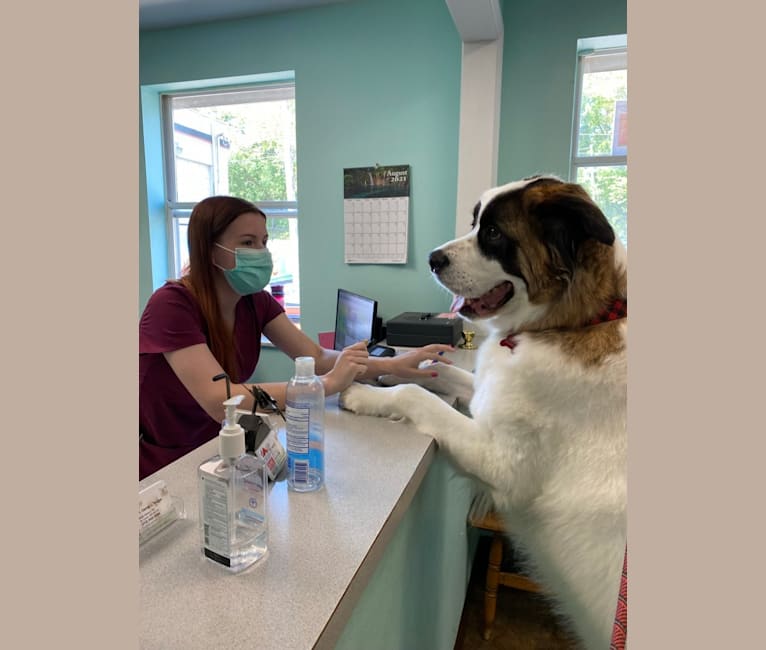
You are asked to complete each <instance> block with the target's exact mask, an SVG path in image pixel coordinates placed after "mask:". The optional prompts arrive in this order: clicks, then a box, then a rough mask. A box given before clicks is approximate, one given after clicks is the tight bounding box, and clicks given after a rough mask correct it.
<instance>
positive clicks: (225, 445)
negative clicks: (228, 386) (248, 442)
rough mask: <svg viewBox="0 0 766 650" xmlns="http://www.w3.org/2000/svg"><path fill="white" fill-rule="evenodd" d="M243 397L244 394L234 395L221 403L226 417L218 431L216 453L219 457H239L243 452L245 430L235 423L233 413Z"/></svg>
mask: <svg viewBox="0 0 766 650" xmlns="http://www.w3.org/2000/svg"><path fill="white" fill-rule="evenodd" d="M243 399H245V396H244V395H235V396H234V397H230V398H229V399H227V400H226V401H225V402H224V403H223V406H224V408H225V409H226V418H225V419H224V421H223V426H222V427H221V430H220V432H219V433H218V453H219V455H220V456H221V458H239V457H240V456H241V455H242V454H244V453H245V430H244V429H243V428H242V427H241V426H239V424H237V420H236V413H235V412H236V410H237V407H238V406H239V405H240V403H241V402H242V400H243Z"/></svg>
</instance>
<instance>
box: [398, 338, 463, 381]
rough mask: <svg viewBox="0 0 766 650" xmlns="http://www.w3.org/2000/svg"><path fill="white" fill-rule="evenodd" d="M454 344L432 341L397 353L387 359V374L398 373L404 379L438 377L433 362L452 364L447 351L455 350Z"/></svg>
mask: <svg viewBox="0 0 766 650" xmlns="http://www.w3.org/2000/svg"><path fill="white" fill-rule="evenodd" d="M454 351H455V348H454V347H453V346H452V345H444V344H442V343H432V344H430V345H424V346H423V347H422V348H416V349H415V350H410V351H409V352H404V353H402V354H397V355H396V356H395V357H390V358H389V359H386V361H387V362H388V366H387V368H386V374H389V375H396V376H397V377H401V378H402V379H425V378H426V377H436V376H437V374H438V373H437V371H436V369H435V368H434V366H433V365H432V364H434V363H436V362H440V363H446V364H447V365H452V361H450V360H449V359H447V358H445V357H444V356H443V355H444V353H445V352H454Z"/></svg>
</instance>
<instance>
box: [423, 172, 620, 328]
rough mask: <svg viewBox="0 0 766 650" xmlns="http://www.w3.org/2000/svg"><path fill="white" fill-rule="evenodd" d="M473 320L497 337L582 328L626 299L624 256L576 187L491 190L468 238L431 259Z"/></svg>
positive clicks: (548, 180) (528, 184)
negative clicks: (507, 333)
mask: <svg viewBox="0 0 766 650" xmlns="http://www.w3.org/2000/svg"><path fill="white" fill-rule="evenodd" d="M429 263H430V266H431V271H432V272H433V274H434V277H435V278H436V280H437V281H438V282H439V283H440V284H441V285H443V286H444V287H446V288H447V289H448V290H450V291H451V292H452V293H453V294H455V295H456V297H457V299H456V303H455V306H456V307H459V311H460V315H461V316H463V317H464V318H466V319H467V320H470V321H484V322H485V323H486V324H487V325H488V326H489V327H490V328H492V329H499V330H504V331H508V330H515V331H521V330H522V329H542V328H545V327H565V326H573V325H580V324H582V323H583V322H584V321H585V320H586V319H587V318H588V317H590V316H592V315H593V314H594V313H596V312H598V310H599V309H601V308H602V307H603V305H604V303H605V301H608V300H609V299H611V298H614V297H618V296H622V297H624V296H625V295H626V294H625V291H626V284H627V271H626V253H625V249H624V247H623V246H622V245H621V243H620V242H619V240H616V239H615V235H614V231H613V230H612V227H611V226H610V225H609V222H608V221H607V220H606V218H605V217H604V215H603V213H602V212H601V210H600V209H599V208H598V206H597V205H596V204H595V203H594V202H593V201H592V200H591V198H590V197H589V196H588V194H587V193H586V192H585V190H583V189H582V187H580V186H579V185H575V184H572V183H565V182H563V181H562V180H560V179H559V178H556V177H554V176H533V177H530V178H525V179H524V180H521V181H516V182H513V183H509V184H507V185H503V186H501V187H496V188H493V189H491V190H488V191H486V192H485V193H484V194H483V195H482V197H481V199H480V201H479V202H478V203H477V204H476V207H475V208H474V213H473V224H472V228H471V231H470V232H469V233H468V234H467V235H465V236H464V237H460V238H458V239H455V240H453V241H451V242H448V243H446V244H444V245H443V246H441V247H439V248H437V249H436V250H434V251H432V252H431V255H430V258H429Z"/></svg>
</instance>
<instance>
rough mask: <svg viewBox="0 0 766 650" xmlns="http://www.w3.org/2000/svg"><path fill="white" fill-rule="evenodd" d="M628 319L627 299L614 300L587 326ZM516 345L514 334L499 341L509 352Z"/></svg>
mask: <svg viewBox="0 0 766 650" xmlns="http://www.w3.org/2000/svg"><path fill="white" fill-rule="evenodd" d="M627 317H628V299H627V298H615V299H614V300H613V301H612V304H611V305H609V306H608V307H606V308H604V309H602V310H601V311H600V312H598V314H596V315H595V316H594V317H593V318H592V319H591V320H590V321H588V323H587V324H588V325H598V324H599V323H608V322H609V321H613V320H617V319H618V318H627ZM517 344H518V341H517V340H516V333H515V332H511V333H509V334H508V336H506V337H505V338H504V339H503V340H502V341H500V345H502V346H503V347H506V348H508V349H509V350H510V351H511V352H513V348H515V347H516V345H517Z"/></svg>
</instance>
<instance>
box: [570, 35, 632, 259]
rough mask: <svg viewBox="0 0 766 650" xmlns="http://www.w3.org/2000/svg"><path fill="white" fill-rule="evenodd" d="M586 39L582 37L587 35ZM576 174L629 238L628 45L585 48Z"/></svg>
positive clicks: (576, 122) (578, 103)
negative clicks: (594, 48) (595, 48)
mask: <svg viewBox="0 0 766 650" xmlns="http://www.w3.org/2000/svg"><path fill="white" fill-rule="evenodd" d="M581 44H582V41H581ZM575 106H576V114H575V120H574V136H573V142H572V166H571V170H570V178H572V179H573V180H574V181H575V182H577V183H579V184H581V185H582V186H583V187H584V188H585V189H586V190H587V191H588V193H589V194H590V195H591V197H593V200H594V201H595V202H596V203H597V204H598V205H599V207H600V208H601V209H602V211H603V212H604V214H605V215H606V218H607V219H608V220H609V222H610V223H611V224H612V227H613V228H614V231H615V234H616V235H617V236H618V237H619V238H620V239H621V240H622V242H623V243H624V244H625V245H626V246H627V244H628V51H627V48H626V47H609V48H604V49H597V50H593V49H589V50H582V49H581V51H580V54H579V56H578V77H577V96H576V101H575Z"/></svg>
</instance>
